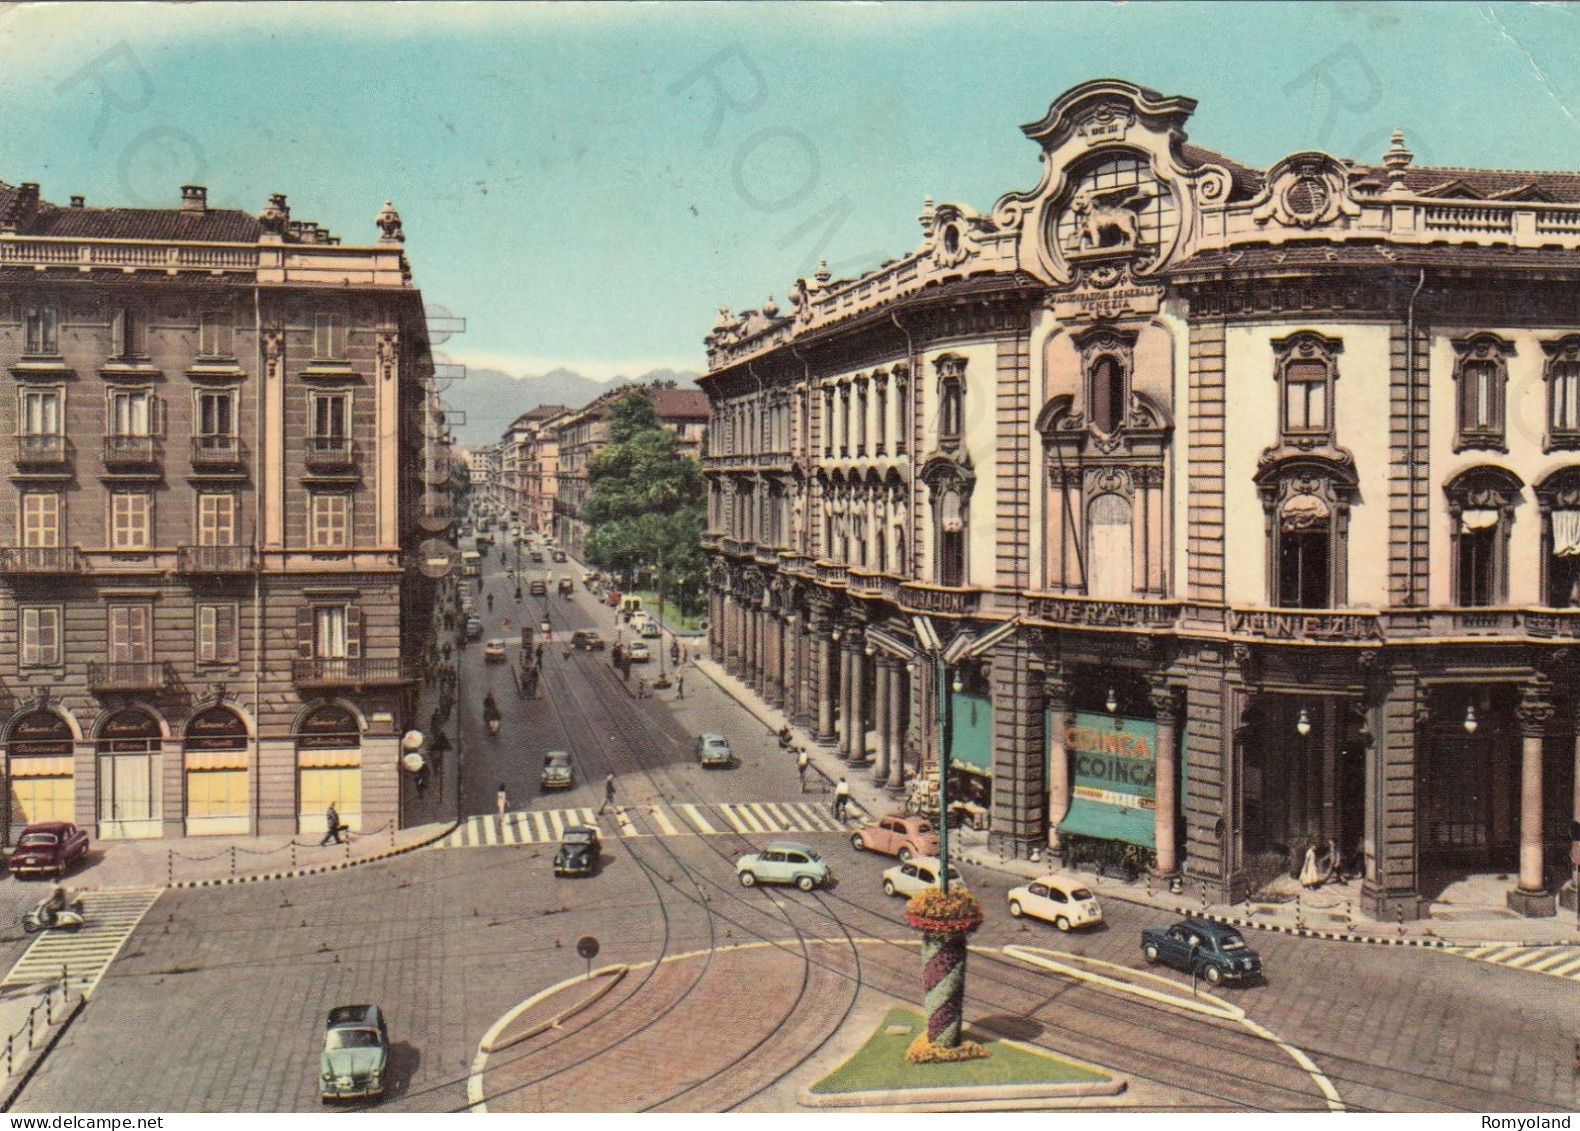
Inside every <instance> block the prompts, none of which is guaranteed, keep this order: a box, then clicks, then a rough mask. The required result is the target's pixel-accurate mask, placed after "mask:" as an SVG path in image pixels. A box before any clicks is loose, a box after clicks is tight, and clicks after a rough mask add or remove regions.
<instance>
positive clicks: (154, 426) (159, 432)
mask: <svg viewBox="0 0 1580 1131" xmlns="http://www.w3.org/2000/svg"><path fill="white" fill-rule="evenodd" d="M148 434H149V435H150V436H158V437H159V438H160V439H164V435H165V398H164V397H161V396H160V395H159V394H157V393H152V394H150V395H149V397H148Z"/></svg>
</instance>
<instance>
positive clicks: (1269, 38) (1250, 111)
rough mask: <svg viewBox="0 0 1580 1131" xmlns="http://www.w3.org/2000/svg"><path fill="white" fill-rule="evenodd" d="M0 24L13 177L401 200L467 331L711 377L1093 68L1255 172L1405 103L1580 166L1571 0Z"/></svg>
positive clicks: (501, 347) (240, 197) (345, 227)
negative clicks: (800, 285)
mask: <svg viewBox="0 0 1580 1131" xmlns="http://www.w3.org/2000/svg"><path fill="white" fill-rule="evenodd" d="M0 45H3V48H4V58H5V65H4V66H3V67H0V138H3V139H4V145H3V152H0V179H4V180H7V181H11V182H12V183H16V182H18V181H24V180H33V181H39V182H40V183H41V184H42V186H43V192H44V194H45V196H46V197H47V198H49V199H52V200H56V201H59V202H61V203H64V202H65V201H66V199H67V197H68V196H69V195H71V194H72V193H82V194H85V195H86V196H87V197H88V201H89V203H90V204H144V205H164V204H169V205H174V204H175V203H176V201H177V200H178V198H179V186H180V185H181V184H182V183H184V182H187V181H192V180H195V181H199V182H201V183H205V184H207V185H208V186H209V192H210V200H211V202H213V203H215V204H218V205H224V206H231V207H241V208H246V209H248V210H249V211H252V212H257V211H258V210H259V209H260V208H261V207H262V205H263V204H264V202H265V201H266V199H267V196H268V194H269V193H271V192H285V193H288V194H289V196H290V200H291V206H292V211H293V215H295V216H296V217H298V218H303V219H312V220H317V221H318V222H320V223H323V224H326V225H327V226H328V227H330V228H331V229H332V230H333V231H334V232H336V233H337V234H338V235H340V236H341V237H342V238H343V239H344V240H345V241H346V242H359V241H364V240H371V239H372V237H373V236H374V235H375V234H376V232H375V229H374V226H373V217H374V215H375V214H376V213H377V211H378V209H379V206H380V205H381V204H382V203H383V201H384V200H386V199H390V200H393V201H394V202H395V205H396V207H397V208H398V209H399V210H400V212H401V215H402V217H403V219H404V221H405V227H406V233H407V237H408V238H407V247H408V250H409V253H410V256H411V259H412V262H413V266H414V269H415V272H416V277H417V282H418V284H419V285H420V286H421V287H422V288H423V291H424V294H425V296H426V298H427V299H428V300H429V301H430V302H435V303H440V304H443V305H444V306H446V307H448V308H449V309H451V310H453V311H455V312H456V313H458V314H461V315H464V316H465V317H466V319H467V321H468V331H467V333H466V334H465V335H464V336H462V337H457V338H455V339H453V341H452V342H451V344H450V345H449V346H448V347H446V348H447V349H449V350H450V351H451V352H452V353H453V354H454V355H455V356H458V357H460V358H462V359H463V360H467V361H469V362H471V363H473V364H490V365H496V366H499V367H502V368H505V369H507V370H510V371H517V372H520V371H528V372H542V371H544V370H546V369H549V368H551V367H552V366H554V365H558V364H564V365H567V366H569V367H571V368H574V369H578V370H580V371H582V372H584V373H587V374H589V375H592V376H598V377H607V376H612V375H614V374H615V373H628V374H630V373H636V372H640V371H642V370H644V369H648V368H652V367H655V366H659V365H672V366H689V367H693V368H701V366H702V360H703V358H702V347H701V339H702V336H703V334H705V333H706V332H707V330H708V328H709V327H710V326H711V325H712V323H713V319H714V315H715V312H716V310H717V308H718V307H719V306H721V305H727V306H730V307H732V308H734V309H737V310H739V309H744V308H748V307H754V306H757V305H759V304H760V303H761V302H762V301H763V300H764V298H766V297H767V296H768V295H769V294H772V295H773V296H774V297H775V298H776V299H777V300H778V301H779V302H780V303H781V304H783V303H784V302H785V296H786V293H787V291H788V289H789V286H790V284H791V283H792V282H793V280H794V279H795V277H796V276H797V275H800V274H804V273H807V272H809V271H810V270H811V269H812V267H813V266H814V264H815V262H816V260H817V258H818V257H819V256H820V255H821V256H824V257H826V258H827V259H828V260H829V263H830V266H831V267H832V268H833V270H834V271H835V273H836V274H844V273H850V272H854V271H857V270H860V269H863V268H865V267H871V266H875V265H876V264H877V263H878V262H879V261H880V260H881V259H884V258H889V257H893V256H898V255H900V254H903V253H905V252H906V251H908V250H910V249H911V248H912V247H913V246H914V245H915V244H916V242H917V241H918V239H919V237H920V231H919V229H918V227H917V224H916V219H915V217H916V214H917V212H918V211H919V210H920V207H921V203H922V199H923V197H924V196H926V195H929V194H930V195H932V196H933V197H934V198H935V199H937V200H939V201H945V200H955V201H961V202H964V203H967V204H971V205H974V206H976V207H979V208H984V209H985V208H987V207H989V206H990V205H991V204H992V203H993V201H994V200H995V199H996V198H997V197H998V196H999V195H1000V194H1002V193H1004V192H1006V191H1010V190H1014V189H1023V188H1027V187H1030V186H1031V185H1033V184H1035V183H1036V181H1037V178H1038V173H1039V169H1038V164H1037V150H1036V147H1035V145H1034V144H1033V143H1031V142H1029V141H1027V140H1026V139H1025V138H1024V137H1023V136H1022V135H1021V133H1020V130H1019V128H1018V127H1019V126H1020V124H1021V123H1023V122H1029V121H1034V120H1036V119H1037V118H1039V117H1041V116H1042V114H1043V112H1044V111H1045V110H1046V109H1047V106H1048V104H1049V103H1050V102H1051V101H1052V100H1053V99H1054V98H1055V97H1056V96H1057V95H1058V94H1059V93H1060V92H1062V91H1063V90H1065V89H1066V88H1068V87H1070V86H1072V85H1074V84H1075V83H1078V82H1081V81H1083V80H1085V79H1088V78H1093V77H1103V76H1117V77H1123V78H1128V79H1131V80H1133V81H1136V82H1139V83H1141V84H1143V85H1146V86H1151V87H1154V88H1156V89H1159V90H1161V91H1163V92H1165V93H1168V94H1187V95H1190V96H1192V97H1194V98H1196V99H1198V100H1199V102H1200V105H1199V107H1198V109H1197V111H1196V115H1195V117H1194V118H1193V119H1192V120H1191V123H1190V127H1189V130H1190V136H1191V140H1192V141H1194V142H1196V143H1198V144H1200V145H1204V146H1206V147H1208V148H1212V149H1217V150H1220V151H1222V152H1224V153H1227V154H1228V155H1230V156H1232V157H1235V158H1236V159H1238V160H1241V161H1244V162H1246V163H1248V164H1255V165H1261V166H1265V165H1267V164H1269V163H1271V162H1272V161H1274V160H1277V159H1278V158H1279V157H1280V156H1283V155H1284V154H1286V153H1289V152H1292V151H1295V150H1301V149H1325V150H1328V151H1329V152H1332V153H1335V154H1338V155H1340V156H1351V157H1356V158H1358V159H1366V160H1373V161H1374V160H1376V158H1377V156H1378V155H1379V154H1380V153H1381V152H1382V150H1383V148H1384V147H1385V146H1386V145H1387V137H1388V134H1389V133H1390V132H1391V131H1392V130H1393V129H1394V128H1395V127H1400V128H1403V129H1404V130H1405V131H1406V135H1407V141H1408V144H1409V145H1410V147H1411V148H1412V149H1413V150H1414V151H1415V152H1416V154H1417V161H1418V162H1420V163H1427V162H1430V163H1435V164H1447V165H1456V164H1458V165H1480V166H1492V167H1500V168H1527V169H1539V168H1560V169H1580V72H1577V70H1576V68H1574V66H1573V60H1575V59H1577V58H1580V11H1576V10H1575V9H1572V8H1567V7H1558V6H1549V5H1541V6H1538V5H1488V4H1445V5H1435V4H1421V5H1394V4H1370V3H1343V4H1319V3H1312V4H1275V5H1266V6H1252V5H1238V4H1228V5H1213V4H1197V5H1184V4H1180V5H1174V4H1129V5H1109V4H1076V5H1061V4H961V5H953V4H905V3H887V4H810V3H808V4H780V5H771V6H770V5H744V4H742V5H723V4H719V5H689V4H680V3H654V4H641V5H637V4H631V5H615V4H601V5H578V4H558V5H551V6H550V5H537V4H525V3H524V4H421V3H408V4H399V5H395V4H366V5H363V4H345V5H337V4H286V5H275V4H250V5H217V4H216V5H208V4H192V5H181V6H176V5H158V4H116V5H104V6H98V5H84V4H72V5H38V6H24V7H15V8H12V9H10V10H8V11H7V12H5V14H4V15H3V16H0ZM721 100H722V101H721ZM726 102H728V103H729V104H726Z"/></svg>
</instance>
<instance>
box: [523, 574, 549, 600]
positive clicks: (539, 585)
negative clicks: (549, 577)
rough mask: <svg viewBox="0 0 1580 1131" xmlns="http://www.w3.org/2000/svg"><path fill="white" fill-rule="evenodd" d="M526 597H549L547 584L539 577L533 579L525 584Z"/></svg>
mask: <svg viewBox="0 0 1580 1131" xmlns="http://www.w3.org/2000/svg"><path fill="white" fill-rule="evenodd" d="M527 595H528V596H530V597H547V596H548V595H549V584H548V582H546V581H544V580H543V579H542V578H541V577H534V578H533V579H532V580H531V581H529V582H527Z"/></svg>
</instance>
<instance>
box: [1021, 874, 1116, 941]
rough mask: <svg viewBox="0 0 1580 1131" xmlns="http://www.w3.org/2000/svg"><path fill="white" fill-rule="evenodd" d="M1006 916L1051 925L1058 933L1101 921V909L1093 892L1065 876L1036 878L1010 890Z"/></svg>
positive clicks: (1079, 882)
mask: <svg viewBox="0 0 1580 1131" xmlns="http://www.w3.org/2000/svg"><path fill="white" fill-rule="evenodd" d="M1007 898H1008V899H1009V913H1010V914H1011V915H1013V916H1014V917H1015V918H1017V919H1019V918H1020V917H1021V916H1022V915H1026V916H1030V917H1031V918H1033V919H1041V920H1042V921H1043V922H1044V923H1052V924H1053V925H1054V926H1055V927H1058V928H1059V930H1061V931H1068V930H1069V929H1070V928H1071V927H1090V926H1092V925H1093V924H1096V923H1101V922H1102V921H1103V909H1102V907H1101V906H1099V905H1098V902H1097V897H1096V896H1095V895H1093V894H1092V889H1091V888H1089V887H1087V886H1086V885H1085V884H1083V883H1081V881H1079V880H1072V879H1068V878H1066V877H1064V876H1053V875H1049V876H1038V877H1037V878H1036V879H1035V880H1033V881H1031V883H1029V884H1022V885H1021V886H1020V887H1018V888H1010V889H1009V894H1008V896H1007Z"/></svg>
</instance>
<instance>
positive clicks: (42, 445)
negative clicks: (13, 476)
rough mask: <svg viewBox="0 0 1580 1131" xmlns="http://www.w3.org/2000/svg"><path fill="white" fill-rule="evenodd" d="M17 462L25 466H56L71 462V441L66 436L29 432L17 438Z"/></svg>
mask: <svg viewBox="0 0 1580 1131" xmlns="http://www.w3.org/2000/svg"><path fill="white" fill-rule="evenodd" d="M16 463H17V466H18V467H24V468H56V467H65V466H67V465H69V464H70V463H71V443H70V441H68V440H67V439H66V437H65V436H63V435H60V436H57V435H53V434H48V433H28V434H24V435H21V436H18V437H17V438H16Z"/></svg>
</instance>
